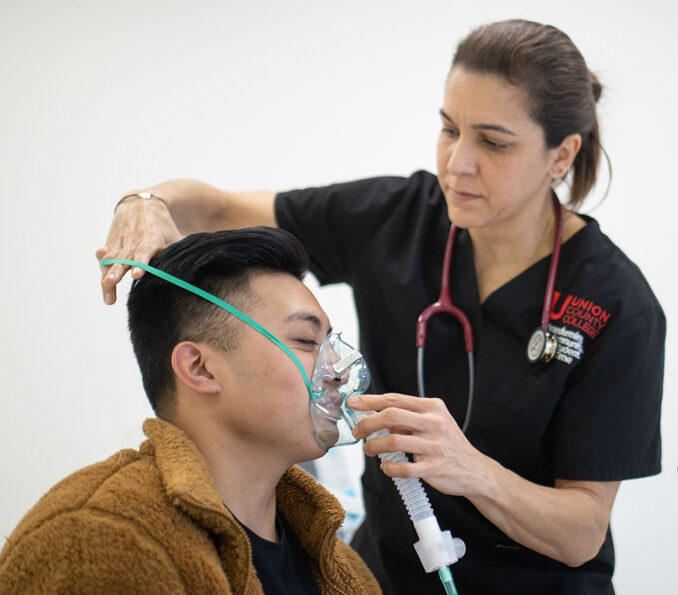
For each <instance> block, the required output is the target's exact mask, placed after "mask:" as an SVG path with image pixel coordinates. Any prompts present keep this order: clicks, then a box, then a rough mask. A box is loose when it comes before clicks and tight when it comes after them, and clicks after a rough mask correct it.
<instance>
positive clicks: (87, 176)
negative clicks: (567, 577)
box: [0, 0, 678, 595]
mask: <svg viewBox="0 0 678 595" xmlns="http://www.w3.org/2000/svg"><path fill="white" fill-rule="evenodd" d="M676 13H677V9H676V4H675V3H674V2H671V1H669V0H645V1H644V2H642V3H620V2H618V1H612V0H609V1H599V2H590V1H588V0H587V1H584V0H573V1H571V2H569V3H562V2H561V3H546V2H539V1H536V0H514V1H513V2H503V1H501V0H495V1H482V0H480V1H476V2H467V3H463V2H452V1H443V0H438V1H431V2H426V1H422V2H408V1H404V0H388V1H385V0H379V1H366V0H362V1H356V0H343V1H342V2H318V1H310V0H308V1H306V0H287V1H285V2H278V1H274V0H268V1H267V0H249V1H247V2H246V1H242V2H235V1H228V0H222V1H221V2H217V1H212V2H190V3H189V2H180V1H178V0H153V1H148V2H143V1H139V2H133V1H131V0H118V1H116V2H92V1H86V0H73V1H66V0H51V1H47V0H44V1H42V2H40V1H35V0H33V1H31V0H26V1H24V2H21V3H19V2H10V1H9V0H0V90H1V92H0V197H1V200H2V208H1V209H0V248H1V250H2V272H1V277H2V291H1V292H0V337H1V338H2V341H1V346H0V350H1V351H0V362H2V363H1V365H2V368H1V372H2V374H1V376H0V378H1V382H2V393H1V394H0V478H2V479H1V480H0V481H1V484H0V485H1V488H0V535H1V536H6V535H8V534H9V533H10V532H11V530H12V529H13V528H14V526H15V525H16V523H17V522H18V521H19V519H20V518H21V517H22V515H23V514H24V513H25V512H26V511H27V510H28V508H29V507H30V506H32V504H33V503H34V502H35V501H36V500H37V499H38V498H39V497H40V496H41V495H42V494H43V493H44V492H45V491H46V490H47V489H48V488H49V487H50V486H51V485H52V484H54V483H55V482H56V481H58V480H59V479H61V478H62V477H63V476H64V475H66V474H68V473H70V472H71V471H74V470H76V469H78V468H79V467H81V466H84V465H86V464H89V463H91V462H94V461H96V460H100V459H103V458H105V457H107V456H108V455H109V454H111V453H112V452H114V451H115V450H117V449H119V448H121V447H126V446H132V447H135V446H136V445H137V444H138V442H139V441H140V440H141V439H142V435H141V432H140V429H139V426H140V423H141V420H142V419H143V418H144V417H146V416H147V415H149V413H150V409H149V407H148V406H147V404H146V401H145V398H144V395H143V393H142V390H141V385H140V381H139V377H138V373H137V369H136V365H135V362H134V360H133V357H132V353H131V349H130V348H129V346H128V339H127V332H126V329H125V311H124V307H123V305H122V303H119V304H118V305H116V306H115V307H113V308H109V307H105V306H104V305H103V303H102V301H101V299H100V294H99V289H98V277H99V271H98V268H97V266H96V262H95V259H94V250H95V249H96V248H97V247H98V246H100V245H101V244H102V243H103V242H104V239H105V236H106V232H107V229H108V224H109V221H110V218H111V211H112V207H113V205H114V203H115V201H116V200H117V198H118V197H119V196H120V195H121V194H122V193H123V192H125V191H126V190H128V189H132V188H135V187H138V186H143V185H147V184H150V183H153V182H156V181H160V180H164V179H169V178H173V177H195V178H198V179H203V180H205V181H208V182H211V183H213V184H215V185H217V186H222V187H226V188H230V189H234V190H240V189H242V190H244V189H252V188H274V189H285V188H290V187H298V186H306V185H311V184H324V183H329V182H334V181H340V180H346V179H351V178H356V177H361V176H368V175H376V174H402V175H408V174H409V173H410V172H412V171H414V170H415V169H418V168H428V169H434V167H435V157H434V155H435V142H436V135H437V129H438V117H437V109H438V107H439V105H440V101H441V96H442V95H441V94H442V85H443V80H444V77H445V74H446V72H447V68H448V64H449V61H450V58H451V55H452V51H453V47H454V45H455V44H456V42H457V41H458V40H459V39H460V38H461V37H462V36H463V35H465V34H466V33H467V32H468V31H469V30H470V29H471V28H472V27H473V26H475V25H478V24H480V23H483V22H488V21H493V20H498V19H503V18H509V17H525V18H530V19H534V20H539V21H543V22H550V23H552V24H555V25H557V26H559V27H561V28H562V29H563V30H565V31H566V32H568V33H569V34H570V36H571V37H572V38H573V40H574V41H575V43H576V44H577V45H578V46H579V47H580V49H581V50H582V52H583V54H584V56H585V57H586V58H587V60H588V62H589V66H590V67H591V68H592V69H593V70H595V71H596V72H597V73H598V74H599V76H600V78H601V80H602V82H603V83H604V84H605V85H606V92H605V95H604V99H603V100H602V101H601V104H600V109H601V114H602V120H603V134H604V140H605V146H606V148H607V150H608V153H609V154H610V157H611V159H612V163H613V167H614V179H613V182H612V191H611V194H610V196H609V198H608V199H607V200H606V202H605V203H603V205H602V206H601V207H600V208H598V209H597V210H596V211H595V212H594V213H593V214H594V215H595V216H596V217H597V218H598V219H599V220H600V221H601V224H602V227H603V229H604V230H605V231H606V232H607V233H608V234H609V235H611V237H612V238H613V239H614V240H616V242H617V243H618V244H619V245H620V246H621V247H622V248H623V249H624V250H625V251H626V252H627V254H628V255H629V256H630V257H631V258H632V259H633V260H634V261H635V262H637V263H638V264H639V265H640V267H641V268H642V270H643V271H644V273H645V275H646V276H647V278H648V279H649V281H650V283H651V285H652V286H653V288H654V290H655V292H656V294H657V296H658V298H659V300H660V301H661V303H662V304H663V306H664V309H665V311H666V314H667V317H668V319H669V335H668V340H667V369H666V390H665V399H664V410H663V432H664V434H663V435H664V461H663V464H664V472H663V473H662V474H661V475H660V476H658V477H654V478H650V479H644V480H638V481H631V482H627V483H625V484H624V485H623V486H622V488H621V491H620V493H619V496H618V499H617V503H616V505H615V510H614V513H613V531H614V533H615V537H616V543H617V554H618V566H617V572H616V576H615V583H616V587H617V591H618V593H619V594H621V595H626V594H628V595H631V594H635V593H641V592H642V593H653V594H662V593H670V592H672V593H673V592H675V590H674V589H675V584H676V583H677V582H678V565H677V564H676V546H675V535H676V534H677V533H678V522H677V521H676V502H677V498H676V496H677V495H678V490H677V488H678V481H677V474H676V467H677V465H678V441H677V438H676V410H677V404H676V393H677V390H678V389H677V388H676V384H677V382H678V378H677V377H676V366H675V365H674V364H675V361H676V348H677V346H676V342H677V340H678V336H677V335H676V332H675V326H674V325H673V321H674V320H675V319H676V316H678V300H677V298H678V294H677V291H678V290H677V289H676V282H675V273H676V267H675V265H674V263H675V260H674V259H675V253H674V249H675V248H674V246H675V244H674V242H675V237H676V213H677V209H676V190H675V184H674V180H673V177H672V176H673V175H674V174H675V171H676V162H677V159H676V158H677V157H678V152H677V150H676V143H677V142H678V126H677V119H678V118H677V116H676V95H677V92H678V85H677V83H676V74H678V58H677V56H678V41H677V39H678V38H677V36H676V35H675V29H674V24H675V22H676V16H677V14H676ZM601 194H602V191H601V190H599V191H598V192H597V197H600V195H601ZM595 202H597V201H596V197H594V198H593V200H592V201H591V203H592V204H593V203H595ZM126 289H127V286H125V288H124V289H123V293H126ZM321 299H322V300H323V302H324V303H325V305H326V308H327V309H328V311H329V312H330V315H331V316H332V318H333V321H334V324H335V327H337V328H347V329H348V330H349V333H348V336H349V338H351V337H352V336H353V337H354V336H355V322H354V320H353V310H352V305H351V303H350V298H349V294H348V292H347V291H346V290H345V289H344V288H339V289H337V288H334V289H332V288H330V289H327V290H323V291H322V293H321ZM638 357H644V354H643V353H639V354H638ZM452 529H454V528H452ZM2 541H3V540H2V538H1V537H0V545H1V542H2Z"/></svg>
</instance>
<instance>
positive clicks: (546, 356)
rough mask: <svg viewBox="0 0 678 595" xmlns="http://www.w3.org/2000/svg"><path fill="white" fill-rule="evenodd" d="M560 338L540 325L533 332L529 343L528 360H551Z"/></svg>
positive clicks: (533, 361)
mask: <svg viewBox="0 0 678 595" xmlns="http://www.w3.org/2000/svg"><path fill="white" fill-rule="evenodd" d="M557 348H558V340H557V339H556V337H555V335H553V334H552V333H550V332H548V331H547V330H546V329H545V328H544V327H542V326H540V327H539V328H538V329H537V330H535V331H534V332H533V333H532V336H531V337H530V342H529V343H528V344H527V360H528V361H529V362H530V363H531V364H534V363H536V362H550V361H551V360H552V359H553V356H554V355H555V354H556V349H557Z"/></svg>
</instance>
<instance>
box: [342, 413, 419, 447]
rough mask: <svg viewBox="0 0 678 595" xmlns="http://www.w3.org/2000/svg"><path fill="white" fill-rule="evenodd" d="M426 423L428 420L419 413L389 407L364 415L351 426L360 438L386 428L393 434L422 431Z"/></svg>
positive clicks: (354, 433)
mask: <svg viewBox="0 0 678 595" xmlns="http://www.w3.org/2000/svg"><path fill="white" fill-rule="evenodd" d="M427 423H430V421H429V420H428V419H427V418H426V417H424V416H423V415H421V414H420V413H415V412H413V411H408V410H407V409H399V408H397V407H389V408H387V409H384V410H383V411H380V412H379V413H375V414H374V415H368V416H367V417H364V418H363V419H362V420H361V421H360V423H359V424H357V425H356V426H355V428H353V436H354V437H355V438H357V439H358V440H360V439H361V438H367V437H368V436H371V435H372V434H374V433H375V432H379V431H381V430H388V431H389V432H391V433H393V434H406V433H412V432H422V431H423V430H424V429H425V428H426V427H427Z"/></svg>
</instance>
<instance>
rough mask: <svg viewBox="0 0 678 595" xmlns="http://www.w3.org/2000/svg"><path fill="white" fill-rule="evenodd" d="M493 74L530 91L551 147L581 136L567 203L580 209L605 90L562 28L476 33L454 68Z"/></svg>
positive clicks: (522, 25)
mask: <svg viewBox="0 0 678 595" xmlns="http://www.w3.org/2000/svg"><path fill="white" fill-rule="evenodd" d="M454 66H461V67H463V68H465V69H467V70H470V71H475V72H479V73H487V74H494V75H498V76H501V77H503V78H504V79H505V80H506V81H507V82H509V83H511V84H513V85H515V86H517V87H520V88H521V89H523V90H524V91H525V92H526V95H527V97H528V98H529V102H530V116H531V117H532V119H533V120H534V121H535V122H537V124H539V126H541V128H542V130H543V131H544V139H545V141H546V145H547V146H548V147H549V148H554V147H557V146H558V145H560V143H561V142H562V140H563V139H564V138H565V137H566V136H568V135H570V134H575V133H579V134H580V135H581V138H582V145H581V149H580V150H579V153H578V154H577V156H576V158H575V160H574V164H573V167H572V169H573V172H572V174H571V175H572V179H571V187H570V199H569V202H568V205H569V206H571V207H572V208H576V207H578V206H579V205H581V203H582V202H583V201H584V198H585V197H586V195H587V194H588V192H589V191H590V190H591V188H592V187H593V185H594V184H595V182H596V176H597V173H598V164H599V162H600V155H601V145H600V131H599V128H598V119H597V116H596V102H597V101H598V98H599V97H600V94H601V92H602V87H601V85H600V83H599V82H598V79H597V78H596V77H595V75H593V73H591V72H590V71H589V69H588V67H587V66H586V62H585V61H584V58H583V56H582V55H581V53H580V52H579V50H578V49H577V47H576V46H575V45H574V43H572V40H571V39H570V38H569V37H568V36H567V35H565V33H563V32H562V31H560V30H559V29H556V28H555V27H552V26H550V25H542V24H540V23H534V22H531V21H523V20H509V21H501V22H498V23H492V24H489V25H484V26H481V27H478V28H477V29H475V30H473V31H472V32H471V33H470V34H469V35H468V36H467V37H466V38H465V39H464V40H462V41H461V43H460V44H459V45H458V46H457V51H456V53H455V56H454V59H453V61H452V67H454Z"/></svg>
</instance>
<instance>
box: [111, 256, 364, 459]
mask: <svg viewBox="0 0 678 595" xmlns="http://www.w3.org/2000/svg"><path fill="white" fill-rule="evenodd" d="M115 263H119V264H124V265H127V266H134V267H139V268H141V269H144V270H145V271H146V272H148V273H151V274H153V275H155V276H156V277H159V278H161V279H164V280H165V281H167V282H168V283H172V284H173V285H176V286H177V287H181V288H182V289H185V290H186V291H189V292H191V293H193V294H195V295H197V296H199V297H201V298H203V299H205V300H207V301H208V302H212V303H213V304H214V305H216V306H218V307H220V308H223V309H224V310H226V311H227V312H229V313H230V314H232V315H233V316H235V317H236V318H239V319H240V320H242V321H243V322H244V323H245V324H248V325H249V326H251V327H252V328H253V329H254V330H256V331H258V332H259V333H261V334H262V335H264V336H265V337H266V338H268V339H269V340H270V341H271V342H273V343H274V344H275V345H277V346H278V347H279V348H280V349H281V350H282V351H283V352H284V353H285V354H286V355H287V356H288V357H289V358H290V359H291V360H292V361H293V362H294V365H295V366H296V367H297V369H298V370H299V373H300V374H301V376H302V378H303V379H304V383H305V384H306V388H307V389H308V394H309V404H310V411H311V421H312V423H313V435H314V437H315V440H316V442H317V444H318V446H320V448H322V449H323V450H325V451H327V450H329V449H330V448H332V447H333V446H343V445H345V444H355V443H356V442H357V440H356V439H355V438H354V437H353V435H352V434H351V430H352V429H353V428H354V427H355V426H356V424H357V423H358V422H359V421H360V420H361V419H362V418H363V417H364V416H365V414H364V413H363V412H360V411H356V410H354V409H351V408H350V407H349V406H348V405H347V404H346V399H348V398H349V397H350V396H351V395H356V394H361V393H363V392H365V390H366V389H367V387H368V385H369V383H370V372H369V370H368V369H367V364H366V363H365V360H364V358H363V356H362V354H361V353H360V352H359V351H358V350H356V349H354V348H353V347H351V346H350V345H349V344H348V343H346V342H345V341H344V340H343V339H342V338H341V335H340V334H339V333H330V334H329V335H327V337H326V338H325V340H324V341H323V343H322V345H321V346H320V350H319V351H318V359H317V360H316V364H315V367H314V369H313V372H312V374H311V378H312V381H310V380H309V378H308V375H307V374H306V371H305V370H304V367H303V366H302V365H301V362H300V361H299V359H298V358H297V356H296V355H294V353H292V351H291V350H290V349H289V347H287V345H285V344H284V343H283V342H282V341H281V340H280V339H278V338H277V337H276V336H275V335H273V334H272V333H270V332H269V331H268V330H266V329H265V328H264V327H263V326H261V325H260V324H259V323H258V322H256V321H255V320H252V318H250V317H249V316H248V315H247V314H245V313H244V312H241V311H240V310H238V308H236V307H235V306H232V305H231V304H229V303H227V302H225V301H223V300H222V299H220V298H218V297H217V296H215V295H212V294H211V293H208V292H206V291H205V290H203V289H201V288H199V287H196V286H195V285H193V284H191V283H188V282H187V281H184V280H183V279H179V278H178V277H175V276H174V275H170V274H169V273H167V272H165V271H161V270H159V269H157V268H155V267H152V266H150V265H147V264H144V263H141V262H138V261H136V260H126V259H121V258H108V259H104V260H101V261H100V262H99V264H100V265H101V266H108V265H111V264H115Z"/></svg>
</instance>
